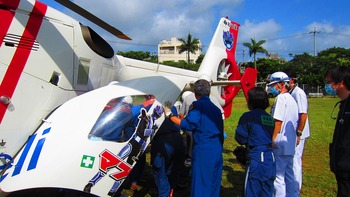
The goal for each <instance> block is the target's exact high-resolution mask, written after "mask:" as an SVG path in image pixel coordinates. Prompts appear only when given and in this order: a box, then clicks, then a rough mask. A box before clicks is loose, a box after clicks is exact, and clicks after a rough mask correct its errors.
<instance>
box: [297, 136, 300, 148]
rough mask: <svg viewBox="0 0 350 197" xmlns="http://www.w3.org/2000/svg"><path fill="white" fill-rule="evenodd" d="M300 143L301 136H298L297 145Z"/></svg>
mask: <svg viewBox="0 0 350 197" xmlns="http://www.w3.org/2000/svg"><path fill="white" fill-rule="evenodd" d="M299 144H300V136H297V146H298V145H299Z"/></svg>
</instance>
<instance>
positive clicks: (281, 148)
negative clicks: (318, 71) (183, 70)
mask: <svg viewBox="0 0 350 197" xmlns="http://www.w3.org/2000/svg"><path fill="white" fill-rule="evenodd" d="M297 81H298V75H297V74H296V73H295V72H294V71H293V69H286V70H284V71H283V72H282V71H278V72H275V73H272V74H271V75H269V77H268V84H267V87H268V88H269V89H270V92H272V93H273V94H274V95H275V96H276V98H275V99H274V103H273V104H272V106H271V111H269V112H267V111H266V110H267V108H268V107H270V103H269V97H268V95H267V92H266V89H264V88H262V87H253V88H251V89H250V90H249V92H248V100H247V106H248V109H249V111H247V112H245V113H244V114H243V115H242V116H241V117H240V118H239V121H238V125H237V127H236V130H235V140H236V141H237V142H238V143H239V144H241V145H245V146H246V147H247V150H248V153H247V162H246V166H245V169H246V171H245V184H244V188H242V189H243V190H242V191H243V192H242V196H300V191H301V188H302V156H303V151H304V146H305V142H306V140H307V138H308V137H309V136H310V127H309V117H308V99H307V96H306V94H305V92H304V91H303V90H302V89H301V88H300V87H298V83H297ZM325 81H326V85H325V90H326V92H327V93H328V94H330V95H337V96H338V97H339V98H340V99H341V101H340V102H339V103H340V110H339V114H338V116H337V117H336V118H335V119H337V122H336V126H335V130H334V136H333V142H332V143H331V144H330V151H329V153H330V167H331V171H332V172H333V173H334V174H335V176H336V180H337V184H338V193H337V196H349V194H350V179H349V177H350V165H349V163H350V148H349V145H348V144H350V143H348V142H350V134H349V132H347V131H348V130H349V124H350V122H349V120H350V119H349V118H348V115H349V114H350V112H349V110H350V103H349V102H348V99H349V95H350V69H349V68H346V67H341V66H340V67H335V68H331V69H329V70H328V71H327V73H326V75H325ZM210 89H211V84H210V81H208V80H205V79H199V80H197V81H196V82H195V83H194V85H193V92H185V93H183V95H182V97H181V104H177V105H171V104H169V103H168V104H165V105H164V107H165V109H166V110H165V111H166V115H167V116H166V118H165V120H164V122H163V124H162V126H161V127H160V128H159V130H158V132H157V134H156V136H155V137H154V139H153V141H152V146H151V147H152V150H151V165H152V169H153V178H154V181H155V185H156V187H157V191H158V196H159V197H171V196H173V194H174V189H175V188H177V187H181V185H183V184H184V180H186V179H187V178H188V176H189V177H190V179H191V182H190V183H189V184H190V188H191V190H190V196H192V197H197V196H200V197H203V196H208V197H209V196H210V197H212V196H220V192H221V191H220V190H221V178H222V170H223V156H222V153H223V143H224V118H223V116H222V109H220V107H218V106H217V105H215V104H214V102H213V101H212V99H211V98H210V97H209V95H210ZM335 107H336V106H335ZM167 109H168V110H167ZM185 186H186V183H185Z"/></svg>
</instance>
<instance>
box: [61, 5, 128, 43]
mask: <svg viewBox="0 0 350 197" xmlns="http://www.w3.org/2000/svg"><path fill="white" fill-rule="evenodd" d="M55 1H56V2H58V3H60V4H62V5H63V6H65V7H67V8H69V9H70V10H72V11H74V12H76V13H78V14H79V15H81V16H83V17H85V18H86V19H88V20H90V21H91V22H93V23H95V24H96V25H98V26H100V27H101V28H103V29H105V30H106V31H108V32H109V33H111V34H113V35H115V36H117V37H118V38H121V39H124V40H131V38H130V37H128V36H127V35H125V34H124V33H123V32H121V31H119V30H118V29H116V28H114V27H112V26H111V25H109V24H108V23H106V22H105V21H103V20H101V19H100V18H98V17H97V16H95V15H93V14H91V13H90V12H88V11H87V10H85V9H84V8H82V7H80V6H78V5H77V4H75V3H73V2H71V1H70V0H55Z"/></svg>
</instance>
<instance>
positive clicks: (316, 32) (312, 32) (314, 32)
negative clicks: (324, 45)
mask: <svg viewBox="0 0 350 197" xmlns="http://www.w3.org/2000/svg"><path fill="white" fill-rule="evenodd" d="M318 33H320V31H316V27H314V30H313V31H310V32H309V34H314V57H316V34H318Z"/></svg>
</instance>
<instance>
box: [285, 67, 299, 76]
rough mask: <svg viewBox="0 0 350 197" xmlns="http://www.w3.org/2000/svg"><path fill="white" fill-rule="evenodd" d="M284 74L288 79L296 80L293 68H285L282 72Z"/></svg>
mask: <svg viewBox="0 0 350 197" xmlns="http://www.w3.org/2000/svg"><path fill="white" fill-rule="evenodd" d="M283 72H284V73H286V75H288V77H289V78H297V77H298V76H297V72H295V70H294V69H293V68H285V69H284V70H283Z"/></svg>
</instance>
